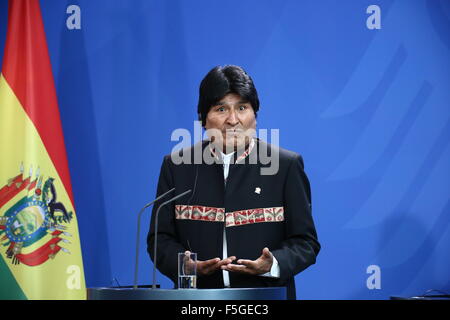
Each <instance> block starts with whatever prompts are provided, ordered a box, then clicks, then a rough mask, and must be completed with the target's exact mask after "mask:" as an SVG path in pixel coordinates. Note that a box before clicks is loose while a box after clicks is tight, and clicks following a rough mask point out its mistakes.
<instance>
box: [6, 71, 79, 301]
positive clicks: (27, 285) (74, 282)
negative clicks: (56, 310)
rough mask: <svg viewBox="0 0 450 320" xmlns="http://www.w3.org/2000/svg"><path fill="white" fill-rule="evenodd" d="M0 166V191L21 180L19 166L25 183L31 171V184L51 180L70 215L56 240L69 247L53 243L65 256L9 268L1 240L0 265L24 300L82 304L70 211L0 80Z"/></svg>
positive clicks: (75, 231)
mask: <svg viewBox="0 0 450 320" xmlns="http://www.w3.org/2000/svg"><path fill="white" fill-rule="evenodd" d="M0 164H1V165H0V189H1V188H2V187H3V186H5V185H7V184H8V181H10V179H11V178H13V177H15V176H17V175H18V174H20V171H19V170H20V167H21V165H23V169H24V170H23V178H24V179H26V178H27V177H28V176H29V173H30V168H32V176H31V178H32V179H31V180H34V179H35V178H36V174H37V172H38V170H39V173H40V176H42V178H43V182H45V180H46V179H48V178H50V177H51V178H54V186H55V188H56V190H58V193H57V200H58V202H61V203H62V204H64V206H65V208H66V209H67V211H68V212H70V211H71V212H73V219H72V220H71V221H70V222H69V223H62V224H61V225H62V226H63V227H65V228H66V229H64V232H65V233H66V234H61V235H60V238H62V239H64V240H67V241H68V242H59V243H58V245H59V246H61V247H62V248H64V249H65V250H66V251H67V252H64V251H62V250H61V251H59V252H58V253H57V254H55V255H54V257H50V259H48V260H47V261H46V262H44V263H42V264H40V265H36V266H28V265H25V264H23V263H20V264H14V263H12V261H11V260H12V259H10V258H7V257H6V254H5V247H4V246H2V245H1V244H3V243H4V242H5V240H4V239H3V240H2V236H0V256H1V259H3V260H4V262H5V263H6V264H7V265H8V267H9V269H10V271H11V273H12V274H13V275H14V277H15V279H16V281H17V282H18V284H19V285H20V287H21V289H22V291H23V292H24V293H25V295H26V296H27V298H28V299H86V288H85V279H84V272H83V262H82V256H81V248H80V241H79V233H78V223H77V220H76V216H75V210H74V208H73V206H72V202H71V201H70V198H69V196H68V194H67V192H66V190H65V188H64V186H63V184H62V183H61V179H60V177H59V175H58V172H57V171H56V169H55V167H54V165H53V162H52V161H51V159H50V157H49V155H48V153H47V151H46V149H45V147H44V144H43V142H42V140H41V138H40V136H39V133H38V132H37V130H36V128H35V126H34V124H33V122H32V121H31V120H30V119H29V117H28V115H27V114H26V112H25V111H24V108H23V107H22V105H21V104H20V102H19V101H18V99H17V97H16V95H15V94H14V92H13V91H12V90H11V87H10V86H9V85H8V83H7V81H6V80H5V78H4V77H3V75H0ZM33 193H34V190H30V191H27V189H25V190H23V191H21V193H20V194H18V195H16V196H15V197H14V198H12V199H11V200H10V201H9V202H8V203H6V204H5V205H4V206H3V207H2V208H0V217H2V216H4V215H5V213H6V211H7V210H8V209H9V208H11V207H12V206H13V205H14V204H15V203H16V202H17V201H18V200H19V199H21V198H22V197H24V196H26V195H28V196H32V195H33ZM51 239H52V234H51V232H49V231H48V232H47V234H46V235H45V236H44V237H43V238H41V239H39V240H38V241H36V242H35V243H33V244H30V245H28V246H27V247H24V248H22V251H21V253H23V254H26V253H29V252H32V251H34V250H36V249H37V248H39V246H40V245H42V244H44V243H46V242H48V241H49V240H51ZM69 252H70V253H69Z"/></svg>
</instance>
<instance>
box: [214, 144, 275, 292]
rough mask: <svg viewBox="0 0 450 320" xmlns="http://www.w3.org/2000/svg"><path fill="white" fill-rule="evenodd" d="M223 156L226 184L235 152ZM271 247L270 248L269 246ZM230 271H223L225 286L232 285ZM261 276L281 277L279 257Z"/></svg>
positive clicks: (226, 256) (224, 248) (223, 252)
mask: <svg viewBox="0 0 450 320" xmlns="http://www.w3.org/2000/svg"><path fill="white" fill-rule="evenodd" d="M220 153H221V156H222V160H223V178H224V181H225V184H226V183H227V178H228V172H229V171H230V162H231V159H232V158H233V154H234V152H232V153H229V154H224V153H222V152H220ZM262 249H263V248H261V253H262ZM269 249H270V248H269ZM222 256H223V259H226V258H228V250H227V235H226V227H224V228H223V250H222ZM228 272H229V271H226V270H222V273H223V284H224V286H225V287H226V288H227V287H230V276H229V274H228ZM260 276H263V277H274V278H279V277H280V266H279V265H278V261H277V259H275V256H273V263H272V268H271V269H270V271H269V272H267V273H264V274H261V275H260Z"/></svg>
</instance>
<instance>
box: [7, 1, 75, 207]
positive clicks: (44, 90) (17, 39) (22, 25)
mask: <svg viewBox="0 0 450 320" xmlns="http://www.w3.org/2000/svg"><path fill="white" fill-rule="evenodd" d="M2 73H3V76H4V78H5V79H6V81H7V82H8V84H9V85H10V87H11V88H12V90H13V91H14V93H15V95H16V96H17V98H18V99H19V101H20V103H21V104H22V106H23V108H24V109H25V111H26V113H27V114H28V117H29V118H30V119H31V121H33V123H34V126H35V127H36V129H37V131H38V132H39V135H40V137H41V139H42V141H43V143H44V146H45V148H46V150H47V152H48V154H49V156H50V159H51V160H52V162H53V164H54V166H55V168H56V170H57V172H58V174H59V177H60V178H61V180H62V183H63V185H64V187H65V189H66V191H67V193H68V195H69V198H70V199H71V201H72V205H74V201H73V195H72V186H71V183H70V175H69V169H68V164H67V158H66V151H65V150H66V149H65V145H64V136H63V131H62V126H61V120H60V116H59V109H58V101H57V98H56V90H55V85H54V81H53V74H52V68H51V64H50V57H49V55H48V49H47V41H46V38H45V31H44V25H43V23H42V16H41V10H40V7H39V1H38V0H27V1H22V0H10V1H9V7H8V31H7V35H6V44H5V54H4V57H3V70H2Z"/></svg>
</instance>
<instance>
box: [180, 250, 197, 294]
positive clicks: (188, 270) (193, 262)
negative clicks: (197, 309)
mask: <svg viewBox="0 0 450 320" xmlns="http://www.w3.org/2000/svg"><path fill="white" fill-rule="evenodd" d="M195 288H197V254H196V253H192V252H180V253H178V289H195Z"/></svg>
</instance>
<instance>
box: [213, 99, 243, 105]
mask: <svg viewBox="0 0 450 320" xmlns="http://www.w3.org/2000/svg"><path fill="white" fill-rule="evenodd" d="M241 103H250V102H249V101H248V100H244V99H242V100H239V101H238V102H237V104H241ZM214 105H215V106H224V105H228V104H227V103H225V101H219V102H217V103H215V104H214Z"/></svg>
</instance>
